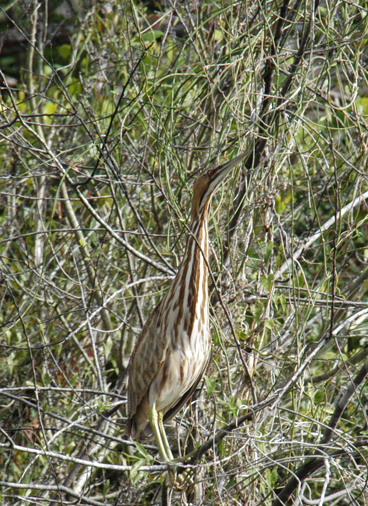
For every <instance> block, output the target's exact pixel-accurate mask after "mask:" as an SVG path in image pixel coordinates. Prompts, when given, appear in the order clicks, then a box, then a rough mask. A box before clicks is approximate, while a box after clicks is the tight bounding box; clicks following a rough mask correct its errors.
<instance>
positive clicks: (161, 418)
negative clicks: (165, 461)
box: [157, 411, 174, 461]
mask: <svg viewBox="0 0 368 506" xmlns="http://www.w3.org/2000/svg"><path fill="white" fill-rule="evenodd" d="M157 415H158V428H159V430H160V434H161V441H162V443H163V445H164V448H165V451H166V455H167V456H168V457H169V459H170V460H171V461H172V460H174V457H173V454H172V453H171V448H170V445H169V442H168V440H167V437H166V432H165V428H164V414H163V412H162V411H160V412H159V413H157Z"/></svg>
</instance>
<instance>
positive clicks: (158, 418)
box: [148, 403, 181, 488]
mask: <svg viewBox="0 0 368 506" xmlns="http://www.w3.org/2000/svg"><path fill="white" fill-rule="evenodd" d="M148 421H149V423H150V424H151V428H152V432H153V435H154V436H155V440H156V444H157V447H158V451H159V454H160V457H161V459H162V460H163V461H164V462H168V463H171V462H172V461H173V454H172V453H171V449H170V445H169V442H168V440H167V437H166V432H165V429H164V423H163V413H162V412H159V413H157V410H156V404H155V403H153V405H152V407H151V409H150V410H149V413H148ZM167 478H168V486H169V487H170V488H172V487H176V488H177V487H178V486H179V484H177V482H176V471H175V468H173V469H169V470H168V473H167ZM180 481H181V480H180Z"/></svg>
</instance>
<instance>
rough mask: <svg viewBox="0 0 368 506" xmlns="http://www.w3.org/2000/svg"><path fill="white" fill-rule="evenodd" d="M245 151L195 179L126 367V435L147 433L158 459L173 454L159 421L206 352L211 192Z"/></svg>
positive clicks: (187, 391) (193, 383)
mask: <svg viewBox="0 0 368 506" xmlns="http://www.w3.org/2000/svg"><path fill="white" fill-rule="evenodd" d="M245 156H246V154H244V153H243V154H241V155H239V156H237V157H236V158H234V159H233V160H230V161H229V162H226V163H224V164H222V165H219V166H217V167H216V166H213V167H211V168H210V169H209V170H207V172H205V173H204V174H203V175H201V176H200V177H199V178H198V179H197V180H196V182H195V183H194V187H193V189H194V192H193V201H192V221H191V225H190V233H189V234H188V238H187V243H186V249H185V254H184V258H183V261H182V263H181V265H180V268H179V270H178V273H177V274H176V277H175V279H174V281H173V283H172V285H171V287H170V289H169V290H168V292H167V293H166V295H165V296H164V297H163V298H162V300H161V301H160V303H159V304H158V306H157V307H156V309H155V310H154V311H153V312H152V314H151V315H150V317H149V319H148V320H147V322H146V324H145V326H144V328H143V330H142V333H141V334H140V336H139V338H138V341H137V344H136V346H135V348H134V351H133V354H132V356H131V358H130V362H129V366H128V377H129V383H128V422H127V426H126V429H125V434H126V435H127V436H129V435H130V436H132V437H133V438H139V437H140V436H141V435H142V436H143V437H144V436H148V435H151V434H152V432H153V434H154V436H155V439H156V443H157V446H158V449H159V452H160V456H161V458H162V459H163V460H164V461H166V462H169V461H170V460H172V459H173V456H172V453H171V449H170V446H169V444H168V441H167V438H166V434H165V430H164V427H163V422H164V421H167V420H170V419H171V418H173V417H174V416H175V414H176V413H177V412H178V411H179V410H180V409H181V408H182V407H183V406H184V404H185V403H186V402H187V401H188V400H189V399H190V397H191V396H192V394H193V392H194V391H195V389H196V387H197V385H198V383H199V381H200V380H201V378H202V376H203V374H204V372H205V370H206V367H207V365H208V361H209V358H210V353H211V336H210V332H209V306H208V283H207V258H208V228H207V221H208V212H209V207H210V202H211V197H212V195H213V193H214V192H215V190H216V188H218V186H219V184H220V183H221V182H222V181H223V180H224V179H225V177H226V176H227V174H229V173H230V171H231V170H232V169H233V168H234V167H235V166H236V165H238V164H239V163H240V162H241V161H242V160H243V159H244V158H245Z"/></svg>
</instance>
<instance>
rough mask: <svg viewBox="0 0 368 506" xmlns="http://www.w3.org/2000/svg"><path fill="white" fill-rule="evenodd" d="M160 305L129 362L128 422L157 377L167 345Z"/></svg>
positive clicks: (149, 319)
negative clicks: (160, 320)
mask: <svg viewBox="0 0 368 506" xmlns="http://www.w3.org/2000/svg"><path fill="white" fill-rule="evenodd" d="M159 308H160V304H159V305H158V306H157V307H156V309H154V311H153V312H152V313H151V315H150V317H149V318H148V320H147V321H146V324H145V325H144V327H143V330H142V332H141V334H140V336H139V338H138V341H137V343H136V345H135V348H134V350H133V353H132V356H131V358H130V362H129V366H128V367H129V370H128V376H129V382H128V420H129V419H131V418H132V417H133V416H134V415H135V413H136V410H137V407H138V406H139V404H140V403H141V401H142V399H143V398H144V396H145V395H146V394H147V392H148V390H149V387H150V386H151V383H152V381H153V379H154V378H155V376H156V375H157V373H158V371H159V369H160V367H161V364H162V361H163V357H164V356H165V354H166V349H167V344H166V343H165V341H164V339H163V338H162V335H161V333H160V332H159V331H158V330H159V314H160V311H159Z"/></svg>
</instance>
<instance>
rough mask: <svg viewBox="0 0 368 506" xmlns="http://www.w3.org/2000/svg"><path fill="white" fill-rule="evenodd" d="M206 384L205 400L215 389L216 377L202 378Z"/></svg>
mask: <svg viewBox="0 0 368 506" xmlns="http://www.w3.org/2000/svg"><path fill="white" fill-rule="evenodd" d="M204 379H205V382H206V388H207V399H208V398H209V397H211V395H212V394H213V391H214V390H215V387H216V377H215V376H205V377H204Z"/></svg>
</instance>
